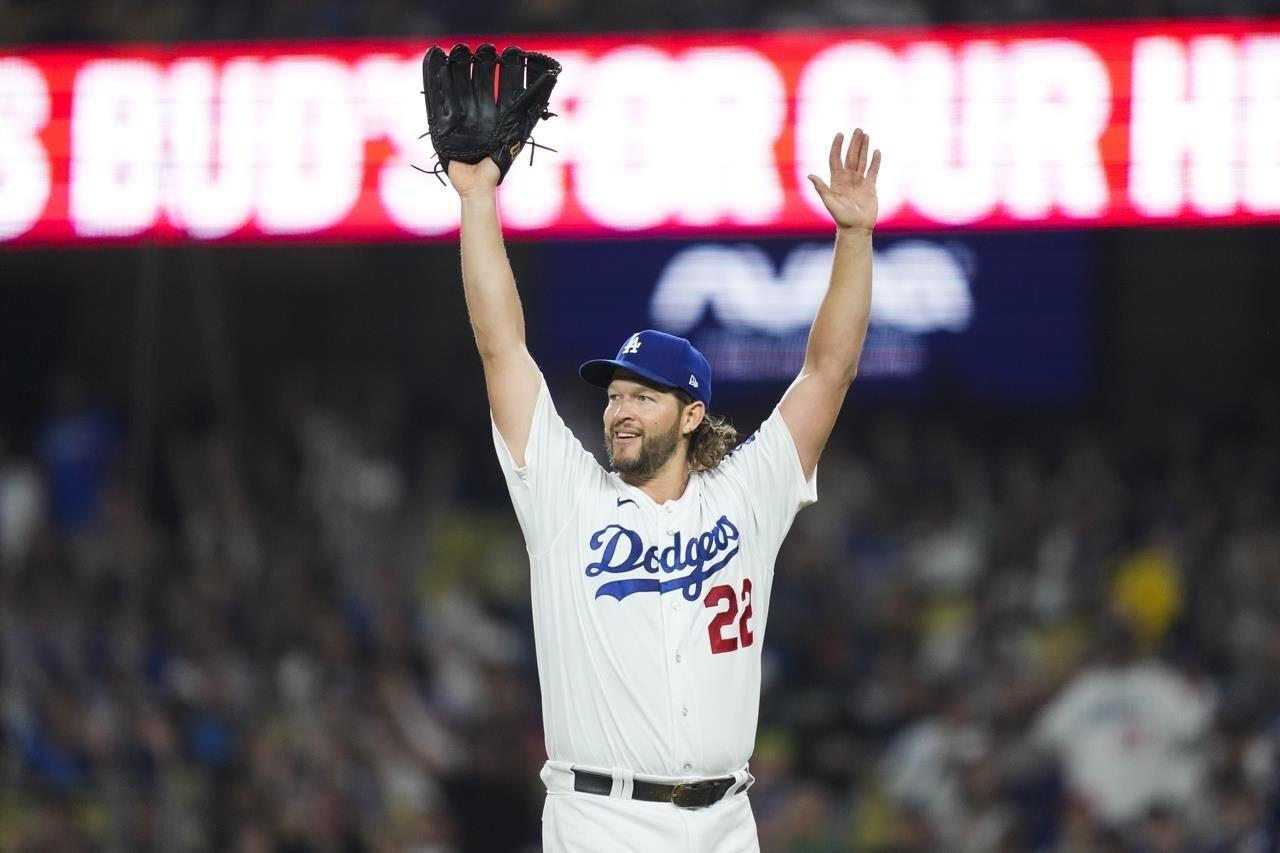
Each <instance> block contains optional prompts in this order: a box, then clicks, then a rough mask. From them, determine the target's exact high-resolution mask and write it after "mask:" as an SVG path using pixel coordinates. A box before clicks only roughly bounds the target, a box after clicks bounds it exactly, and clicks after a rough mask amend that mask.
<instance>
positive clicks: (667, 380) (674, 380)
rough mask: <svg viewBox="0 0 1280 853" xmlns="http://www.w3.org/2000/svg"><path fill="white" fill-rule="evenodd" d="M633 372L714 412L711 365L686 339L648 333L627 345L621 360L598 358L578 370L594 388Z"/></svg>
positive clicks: (651, 331) (633, 337)
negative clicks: (621, 373) (617, 374)
mask: <svg viewBox="0 0 1280 853" xmlns="http://www.w3.org/2000/svg"><path fill="white" fill-rule="evenodd" d="M620 367H621V368H623V369H625V370H630V371H631V372H632V373H634V374H636V375H638V376H643V377H644V378H645V379H648V380H649V381H650V382H656V383H657V384H659V385H665V386H667V387H668V388H679V389H680V390H681V391H683V392H685V393H686V394H688V395H689V396H690V397H692V398H693V399H695V400H698V401H700V402H701V403H702V404H703V405H705V406H706V407H707V408H708V409H709V408H711V365H710V364H708V363H707V360H706V358H705V357H703V355H702V353H700V352H698V350H697V348H696V347H695V346H694V345H693V344H691V343H689V342H688V341H686V340H685V339H684V338H681V337H677V336H675V335H668V334H667V333H666V332H657V331H654V330H653V329H645V330H644V331H643V332H636V333H635V334H634V335H632V336H631V337H629V338H627V339H626V341H625V342H623V344H622V347H621V348H620V349H619V350H618V357H617V358H597V359H595V360H594V361H588V362H587V363H586V364H584V365H582V367H580V368H578V374H579V375H580V376H581V377H582V378H583V379H585V380H587V381H588V382H590V383H591V384H592V385H596V386H598V387H600V388H608V387H609V383H610V382H612V381H613V373H614V371H615V370H617V369H618V368H620Z"/></svg>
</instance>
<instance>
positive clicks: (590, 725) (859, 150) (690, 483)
mask: <svg viewBox="0 0 1280 853" xmlns="http://www.w3.org/2000/svg"><path fill="white" fill-rule="evenodd" d="M842 142H843V139H842V136H841V135H837V136H836V138H835V140H834V141H833V143H832V148H831V154H830V166H831V183H830V186H828V185H827V184H826V183H824V182H823V181H821V180H820V179H818V178H817V177H815V176H810V179H811V180H812V181H813V183H814V186H815V189H816V190H817V191H818V193H819V195H820V196H821V198H822V200H823V202H824V203H825V205H826V207H827V209H828V211H829V212H830V213H831V215H832V218H833V219H834V220H835V223H836V225H837V226H838V231H837V239H836V249H835V257H834V261H833V266H832V274H831V284H830V286H829V288H828V291H827V294H826V296H825V298H824V300H823V302H822V305H821V307H820V308H819V311H818V315H817V317H816V318H815V320H814V324H813V328H812V330H811V332H810V336H809V344H808V349H807V351H806V358H805V364H804V366H803V368H802V369H801V371H800V374H799V376H798V377H797V379H796V381H795V382H794V383H793V384H792V386H791V387H790V388H789V389H788V391H787V393H786V394H785V395H784V396H783V398H782V401H781V402H780V403H779V405H778V407H777V409H775V410H774V412H773V414H772V415H771V416H770V417H769V418H768V419H767V420H766V421H765V423H764V424H763V425H762V426H761V427H760V429H759V430H758V431H757V432H756V433H754V434H753V435H752V436H751V437H750V438H748V439H747V441H745V442H743V443H742V444H741V445H739V447H738V448H737V449H736V450H734V451H733V452H732V453H731V454H730V455H729V456H728V457H727V458H725V459H724V460H723V461H721V462H720V463H719V464H718V465H717V466H716V467H714V468H713V469H711V470H709V471H705V472H693V471H691V470H690V467H689V458H688V440H687V436H688V435H689V434H691V433H692V432H693V430H694V429H695V428H696V427H697V426H698V425H699V424H700V423H701V422H702V421H703V419H704V418H705V417H706V416H707V411H706V402H707V401H708V399H707V398H708V392H709V390H710V374H709V368H706V366H705V360H701V361H700V365H701V366H700V367H696V368H695V369H694V370H689V368H690V367H691V366H693V365H695V364H697V363H699V362H698V360H700V359H701V356H700V355H697V354H696V351H693V350H692V348H691V347H688V344H687V342H685V341H683V339H680V338H673V337H671V336H667V335H663V334H661V333H658V332H652V331H646V332H641V333H638V335H636V336H633V337H632V338H631V339H630V340H628V342H627V343H626V344H624V346H623V348H622V350H621V351H620V352H619V354H618V358H617V359H616V360H613V361H611V362H605V363H604V364H606V365H608V367H607V372H606V373H604V374H601V373H600V369H601V363H596V369H595V370H594V371H590V370H589V368H590V367H592V365H590V364H588V365H584V367H583V375H584V377H586V378H588V379H589V381H593V382H596V384H600V385H607V386H608V395H607V400H606V405H605V411H604V416H603V424H604V431H605V436H606V442H607V444H608V447H609V449H610V454H611V458H612V459H613V460H614V465H615V466H616V467H617V469H618V471H620V472H622V473H621V474H619V473H611V472H608V471H606V470H604V469H603V468H601V467H600V466H599V465H598V464H597V462H596V461H595V459H594V457H592V455H591V454H590V453H588V452H587V451H586V450H585V449H584V448H583V446H582V444H581V443H580V442H579V441H578V440H577V439H576V438H575V437H574V436H573V435H572V433H570V431H569V430H568V429H567V428H566V427H565V425H564V422H563V421H562V420H561V419H560V417H559V416H558V414H557V413H556V410H555V406H554V405H553V403H552V400H551V396H550V393H549V392H548V390H547V385H546V382H545V381H544V379H543V377H542V374H541V372H540V371H539V369H538V367H537V365H536V364H535V363H534V361H533V359H532V357H531V356H530V354H529V352H528V350H527V348H526V347H525V343H524V322H523V314H522V310H521V307H520V302H519V297H518V296H517V293H516V288H515V282H514V278H513V276H512V274H511V269H510V266H509V264H508V263H507V259H506V254H505V251H504V250H503V245H502V235H501V229H500V225H499V223H498V216H497V205H496V198H495V189H496V185H497V181H498V170H497V167H496V166H494V164H493V163H492V162H491V161H489V160H485V161H482V162H481V163H479V164H476V165H467V164H462V163H459V162H457V161H454V162H452V163H450V164H449V178H450V181H451V182H452V183H453V186H454V188H455V189H456V190H457V191H458V194H459V196H460V198H461V204H462V235H461V237H462V239H461V242H462V270H463V283H464V291H465V293H466V297H467V306H468V311H469V313H470V317H471V322H472V327H473V330H474V331H475V335H476V343H477V346H478V348H479V351H480V355H481V359H482V361H483V364H484V370H485V382H486V387H487V390H488V394H489V402H490V409H491V413H492V418H493V427H494V440H495V445H496V447H497V451H498V456H499V459H500V461H501V463H502V467H503V471H504V474H505V477H506V481H507V485H508V488H509V490H510V492H511V497H512V503H513V505H514V507H515V510H516V514H517V517H518V518H519V521H520V525H521V527H522V529H523V531H524V534H525V539H526V545H527V548H528V552H529V560H530V569H531V583H532V589H533V616H534V629H535V637H536V642H537V658H538V674H539V678H540V680H541V688H542V703H543V719H544V725H545V728H546V745H547V754H548V761H547V764H546V766H545V767H544V769H543V772H542V778H543V781H544V782H545V783H546V786H547V791H548V796H547V803H546V807H545V810H544V813H543V840H544V846H545V849H547V850H549V851H560V850H565V851H579V850H581V851H613V850H628V851H655V853H657V851H734V852H735V853H736V851H749V850H757V849H758V843H757V840H756V830H755V823H754V820H753V818H752V816H751V810H750V806H749V804H748V799H747V796H746V794H745V790H746V788H747V787H748V786H749V784H750V781H751V779H750V776H749V773H748V770H747V760H748V758H749V757H750V754H751V751H752V747H753V745H754V740H755V731H756V721H757V713H758V708H759V698H760V648H761V644H762V641H763V639H764V623H765V614H766V613H767V611H768V603H769V597H770V595H769V594H770V590H771V588H772V584H773V576H774V571H773V562H774V558H775V556H776V555H777V552H778V548H779V546H780V545H781V543H782V540H783V537H784V536H785V535H786V532H787V530H788V529H789V528H790V526H791V522H792V520H793V518H794V516H795V513H796V512H797V510H799V509H800V508H801V507H802V506H804V505H805V504H807V503H810V502H812V501H813V500H815V498H816V494H815V491H814V480H815V469H816V466H817V462H818V457H819V455H820V454H821V452H822V448H823V446H824V445H825V444H826V440H827V437H828V436H829V435H830V432H831V429H832V427H833V426H834V423H835V419H836V416H837V415H838V413H839V411H840V407H841V405H842V404H843V401H844V396H845V392H846V391H847V389H848V387H849V384H850V383H851V382H852V380H853V378H854V375H855V373H856V369H857V361H858V355H859V353H860V351H861V348H862V341H863V339H864V337H865V333H866V324H867V316H868V314H869V311H870V303H871V230H872V227H873V226H874V224H875V218H876V195H875V178H876V175H877V173H878V170H879V152H876V153H875V154H874V155H873V156H871V157H870V160H868V153H869V150H870V146H869V141H868V139H867V136H866V134H864V133H862V132H861V131H860V130H857V131H855V132H854V135H853V138H852V140H851V142H850V145H849V149H848V154H847V156H844V157H842V156H841V151H842ZM682 347H688V350H687V351H686V350H681V349H680V348H682ZM677 350H680V351H677ZM690 359H692V360H690ZM618 363H621V364H622V365H623V366H624V367H626V368H628V370H621V371H618V372H617V373H614V372H613V367H612V364H618ZM632 369H633V370H632ZM699 370H701V371H703V372H701V373H699ZM659 377H660V378H661V379H663V380H664V381H661V382H657V381H655V379H656V378H659ZM677 387H679V388H682V390H684V391H686V392H688V393H689V394H690V396H691V397H693V398H694V402H693V403H691V404H689V405H682V403H681V401H680V400H679V399H678V398H677V396H676V395H675V393H674V391H673V390H671V389H672V388H677ZM664 435H667V436H670V437H672V444H671V446H670V447H666V448H665V449H662V448H663V447H664V445H663V444H662V439H663V436H664ZM677 437H678V440H677ZM655 448H659V449H658V450H655ZM645 454H648V456H647V457H646V456H645ZM655 454H656V455H655ZM641 458H649V459H650V460H653V459H657V462H656V463H654V465H653V466H651V467H649V468H645V469H640V468H637V467H636V462H637V460H638V459H641Z"/></svg>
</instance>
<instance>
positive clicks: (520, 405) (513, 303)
mask: <svg viewBox="0 0 1280 853" xmlns="http://www.w3.org/2000/svg"><path fill="white" fill-rule="evenodd" d="M498 177H499V172H498V167H497V165H496V164H494V162H493V161H492V160H490V159H488V158H486V159H484V160H482V161H480V162H479V163H477V164H475V165H469V164H467V163H460V162H458V161H456V160H455V161H453V162H451V163H450V164H449V181H450V182H451V183H452V184H453V188H454V189H455V190H457V192H458V198H459V200H460V202H461V204H462V234H461V243H462V290H463V293H464V294H465V295H466V299H467V313H468V315H469V316H470V317H471V330H472V332H474V334H475V339H476V349H478V350H479V351H480V361H481V362H482V363H483V365H484V382H485V387H486V388H487V389H488V392H489V408H490V409H491V410H492V411H493V421H494V423H495V424H496V425H497V427H498V432H499V433H500V434H501V435H502V440H503V441H505V442H506V444H507V449H508V450H510V451H511V455H512V457H513V458H514V459H515V461H516V464H517V465H524V464H525V458H524V456H525V450H526V449H527V447H528V444H529V427H530V425H531V423H532V421H533V408H534V404H535V403H537V400H538V390H539V388H540V386H541V381H542V379H541V376H540V374H539V371H538V365H537V364H536V363H534V360H533V356H531V355H530V354H529V350H528V348H527V347H526V346H525V338H524V309H523V308H522V307H521V305H520V295H519V294H518V293H517V292H516V279H515V276H514V275H513V274H512V272H511V264H510V262H509V261H508V260H507V252H506V248H505V247H504V246H503V242H502V225H501V224H500V223H499V221H498V200H497V185H498Z"/></svg>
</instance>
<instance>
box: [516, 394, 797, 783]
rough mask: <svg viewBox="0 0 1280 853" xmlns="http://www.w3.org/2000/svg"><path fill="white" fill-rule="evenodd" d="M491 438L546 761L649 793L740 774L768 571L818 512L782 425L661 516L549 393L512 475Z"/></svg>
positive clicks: (692, 486)
mask: <svg viewBox="0 0 1280 853" xmlns="http://www.w3.org/2000/svg"><path fill="white" fill-rule="evenodd" d="M493 434H494V444H495V446H496V449H497V452H498V458H499V461H500V462H501V464H502V468H503V472H504V476H505V478H506V482H507V487H508V489H509V491H510V492H511V501H512V503H513V504H514V506H515V510H516V516H517V518H518V519H519V521H520V526H521V528H522V529H523V531H524V536H525V543H526V546H527V548H528V552H529V563H530V570H531V574H532V580H531V583H532V589H533V626H534V634H535V638H536V642H537V658H538V676H539V678H540V680H541V685H542V711H543V722H544V725H545V729H546V744H547V755H548V758H549V760H550V761H551V762H564V763H566V764H574V765H579V766H585V767H592V768H602V769H606V770H609V769H613V770H626V771H628V772H630V773H633V774H635V775H640V776H650V777H655V778H660V779H664V778H670V779H690V778H707V777H717V776H726V775H731V774H733V773H734V772H735V771H739V770H741V769H742V768H743V767H744V766H745V764H746V763H747V760H748V758H749V757H750V755H751V752H752V749H753V748H754V744H755V735H756V721H757V717H758V714H759V708H760V647H761V644H762V642H763V640H764V628H765V617H766V614H767V613H768V610H769V592H770V589H771V588H772V585H773V562H774V558H775V557H776V556H777V553H778V548H779V546H780V545H781V544H782V540H783V537H784V536H786V534H787V531H788V530H789V529H790V527H791V522H792V520H793V519H794V518H795V514H796V512H797V511H798V510H799V509H800V508H802V507H804V506H807V505H808V504H810V503H813V502H814V501H815V500H817V494H816V489H815V479H816V477H814V478H810V479H809V480H808V481H806V480H805V477H804V473H803V471H802V470H801V467H800V457H799V454H798V453H797V451H796V447H795V443H794V441H793V440H792V437H791V432H790V430H789V429H788V428H787V425H786V424H785V423H784V422H783V420H782V415H781V414H780V413H779V412H778V411H777V410H776V409H775V410H774V412H773V414H772V415H771V416H770V417H769V419H768V420H766V421H765V422H764V424H763V425H761V427H760V429H759V430H758V431H757V432H756V433H755V434H754V435H752V436H751V437H750V438H748V439H747V440H746V441H745V442H743V444H742V445H741V446H739V447H738V448H737V449H736V450H735V451H734V452H733V453H732V454H730V455H729V456H728V457H727V458H726V459H725V460H724V461H723V462H722V463H721V464H720V465H719V466H718V467H717V468H716V469H715V470H713V471H710V472H706V473H694V474H693V475H692V476H691V477H690V478H689V485H688V488H687V489H686V490H685V493H684V494H683V495H682V496H681V497H680V498H679V499H677V500H672V501H667V502H666V503H664V504H661V505H659V504H657V503H655V502H654V501H653V500H652V499H651V498H650V497H649V496H648V495H646V494H645V493H644V492H643V491H641V490H640V489H638V488H636V487H634V486H630V485H627V484H626V483H625V482H623V481H622V479H621V478H620V477H619V476H618V475H617V474H616V473H612V472H609V471H606V470H605V469H604V468H602V467H601V466H600V465H599V463H597V462H596V460H595V458H594V457H593V456H592V455H591V454H590V453H589V452H587V450H586V449H584V448H583V446H582V444H581V442H579V441H578V440H577V439H576V438H575V437H574V435H573V433H572V432H571V431H570V430H569V429H568V427H566V426H565V424H564V421H563V420H562V419H561V418H560V416H559V414H558V413H557V412H556V409H555V406H554V404H553V403H552V401H551V394H550V392H549V391H548V390H547V385H546V382H545V381H543V382H542V384H541V388H540V389H539V392H538V400H537V404H536V406H535V408H534V413H533V423H532V426H531V429H530V432H529V444H528V448H527V449H526V451H525V463H526V464H525V465H524V467H518V466H517V465H516V464H515V460H514V459H513V458H512V456H511V453H510V451H509V450H508V448H507V446H506V443H505V442H504V441H503V439H502V436H501V435H500V434H499V433H498V430H497V426H496V425H495V426H494V428H493Z"/></svg>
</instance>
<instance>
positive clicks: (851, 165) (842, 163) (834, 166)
mask: <svg viewBox="0 0 1280 853" xmlns="http://www.w3.org/2000/svg"><path fill="white" fill-rule="evenodd" d="M843 143H844V134H843V133H837V134H836V138H835V139H833V140H832V141H831V158H830V165H831V184H830V185H829V186H828V185H827V184H826V183H824V182H823V180H822V178H819V177H818V176H817V175H810V176H809V180H810V181H812V182H813V187H814V189H816V190H817V191H818V195H819V196H820V197H821V198H822V203H823V204H824V205H826V208H827V212H828V213H830V214H831V218H832V219H834V220H835V222H836V225H838V226H839V227H841V228H864V229H866V230H867V231H870V230H871V229H872V228H874V227H875V224H876V214H877V213H878V212H879V204H878V202H877V201H876V176H877V175H879V174H880V152H879V151H878V150H877V151H875V152H874V153H873V154H872V155H871V163H870V165H868V163H867V152H868V151H869V150H870V149H871V137H869V136H867V134H865V133H863V131H862V128H857V129H856V130H854V131H853V138H852V139H851V140H849V153H848V154H846V155H845V156H844V158H843V160H842V159H841V157H840V149H841V147H842V146H843Z"/></svg>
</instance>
